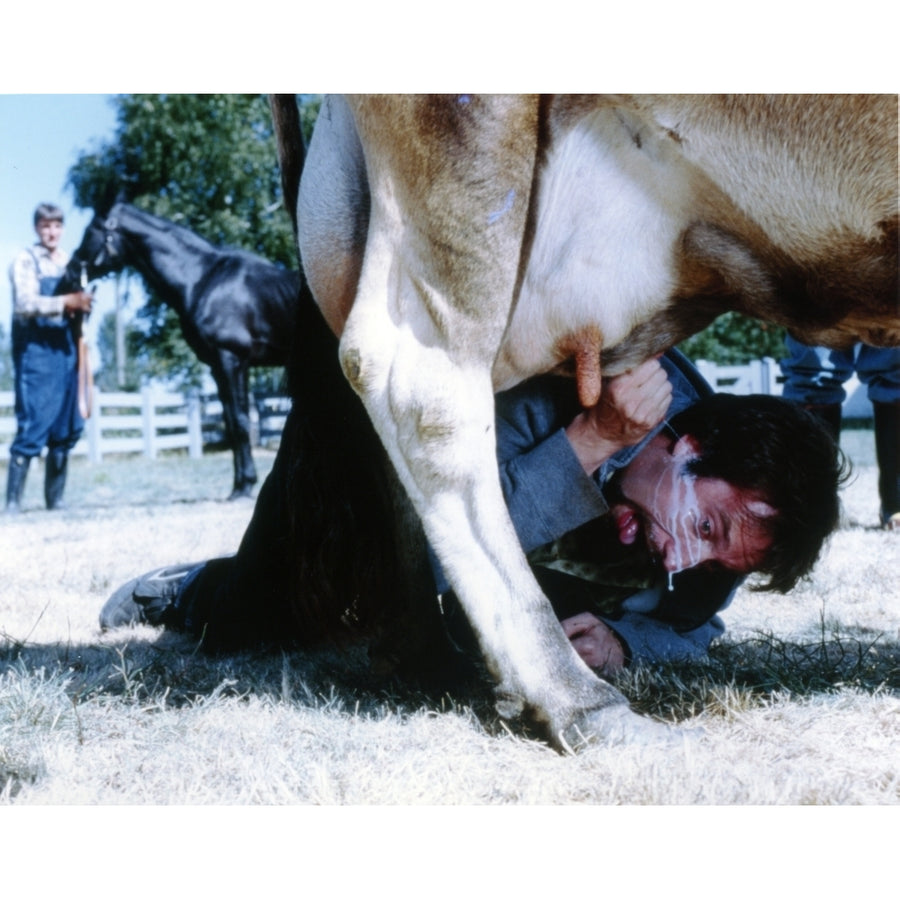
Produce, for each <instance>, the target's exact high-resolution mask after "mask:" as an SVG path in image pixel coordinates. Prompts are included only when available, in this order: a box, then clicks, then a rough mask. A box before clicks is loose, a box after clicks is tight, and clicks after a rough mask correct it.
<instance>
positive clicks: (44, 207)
mask: <svg viewBox="0 0 900 900" xmlns="http://www.w3.org/2000/svg"><path fill="white" fill-rule="evenodd" d="M41 219H47V221H49V222H64V221H65V217H64V216H63V211H62V210H61V209H60V208H59V207H58V206H57V205H56V204H55V203H39V204H38V205H37V209H35V211H34V226H35V228H37V223H38V222H40V221H41Z"/></svg>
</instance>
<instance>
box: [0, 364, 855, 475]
mask: <svg viewBox="0 0 900 900" xmlns="http://www.w3.org/2000/svg"><path fill="white" fill-rule="evenodd" d="M696 365H697V368H698V369H699V370H700V373H701V374H702V375H703V377H704V378H705V379H706V380H707V381H708V382H709V383H710V384H711V385H712V386H713V388H714V389H715V390H716V391H723V392H726V393H731V394H776V395H780V394H781V389H782V383H783V381H784V379H783V377H782V376H781V371H780V369H779V367H778V363H777V362H776V361H775V360H774V359H770V358H765V359H758V360H754V361H753V362H751V363H748V364H747V365H743V366H720V365H716V364H715V363H711V362H706V361H704V360H700V361H699V362H698V363H697V364H696ZM845 389H846V392H847V399H846V400H845V401H844V416H845V417H846V418H848V419H851V418H852V419H871V418H872V404H871V403H870V402H869V400H868V398H867V396H866V391H865V386H864V385H861V384H860V382H859V379H858V378H857V377H856V376H855V375H854V376H853V377H852V378H851V379H850V381H848V382H847V384H846V385H845ZM13 404H14V399H13V393H12V391H0V459H7V458H8V457H9V445H10V443H11V442H12V439H13V437H14V435H15V433H16V419H15V413H14V406H13ZM290 408H291V401H290V399H289V398H288V397H282V396H277V395H274V396H264V397H256V398H255V402H254V403H252V404H251V407H250V419H251V430H252V431H253V443H254V444H255V445H257V446H258V445H259V444H265V443H268V442H269V441H272V440H273V439H277V438H278V437H279V436H280V435H281V430H282V428H283V427H284V420H285V418H286V417H287V414H288V411H289V410H290ZM223 439H224V424H223V421H222V404H221V403H220V402H219V399H218V397H217V396H216V395H215V394H193V395H187V396H185V395H182V394H176V393H171V392H167V391H162V390H160V389H159V388H154V387H151V388H145V389H144V390H142V391H141V392H140V393H128V392H124V391H123V392H116V393H105V392H102V391H95V392H94V413H93V415H92V416H91V418H90V419H88V421H87V424H86V426H85V430H84V436H83V437H82V439H81V440H80V441H79V442H78V444H77V445H76V446H75V449H74V450H73V451H72V452H73V453H75V454H81V455H85V456H87V457H88V458H89V459H90V460H91V461H92V462H99V461H100V460H101V459H103V457H104V456H105V455H107V454H110V453H140V454H142V455H143V456H145V457H148V458H150V459H153V458H154V457H156V455H157V454H158V453H159V452H160V451H161V450H170V449H186V450H187V451H188V453H189V455H190V456H191V457H192V458H197V457H199V456H201V455H202V453H203V445H204V444H207V443H213V442H221V441H222V440H223Z"/></svg>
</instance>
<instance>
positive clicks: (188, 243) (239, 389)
mask: <svg viewBox="0 0 900 900" xmlns="http://www.w3.org/2000/svg"><path fill="white" fill-rule="evenodd" d="M82 264H86V265H87V276H88V277H89V278H90V279H94V278H99V277H102V276H103V275H106V274H108V273H109V272H117V271H119V270H121V269H122V268H123V267H125V266H132V267H133V268H135V269H137V271H138V272H140V274H141V275H142V276H143V278H144V279H145V281H146V282H147V284H148V285H150V286H151V287H152V288H153V289H154V290H155V291H156V293H157V294H158V295H159V297H160V299H162V300H163V301H164V302H165V303H166V304H168V305H169V306H171V307H172V309H174V310H175V312H176V313H177V314H178V318H179V321H180V322H181V329H182V331H183V332H184V338H185V340H186V341H187V342H188V344H189V346H190V348H191V349H192V350H193V351H194V353H196V354H197V357H198V358H199V359H200V361H201V362H204V363H206V364H207V365H208V366H209V367H210V369H211V370H212V376H213V379H214V380H215V382H216V387H217V388H218V390H219V398H220V400H221V401H222V410H223V414H224V418H225V429H226V434H227V436H228V441H229V443H230V445H231V449H232V452H233V454H234V489H233V490H232V492H231V496H230V497H229V499H230V500H233V499H235V498H237V497H246V496H249V495H250V493H251V491H252V489H253V485H254V484H256V467H255V466H254V464H253V456H252V454H251V452H250V398H249V389H248V374H249V368H250V366H280V365H285V364H286V363H287V359H288V354H289V351H290V347H291V341H292V338H293V335H294V326H295V324H296V321H297V303H298V298H299V296H300V293H301V291H302V290H304V289H305V285H304V281H303V279H302V277H301V275H300V274H299V273H298V272H295V271H290V270H287V269H282V268H280V267H279V266H276V265H274V264H273V263H270V262H267V261H266V260H264V259H262V258H261V257H259V256H255V255H254V254H252V253H248V252H246V251H243V250H237V249H234V248H227V249H226V248H220V247H215V246H213V245H212V244H210V243H209V242H208V241H206V240H204V239H203V238H201V237H200V236H199V235H197V234H195V233H194V232H193V231H190V230H189V229H188V228H185V227H184V226H182V225H176V224H175V223H174V222H170V221H168V220H167V219H161V218H159V217H157V216H152V215H150V214H149V213H146V212H144V211H143V210H140V209H137V208H136V207H134V206H131V205H130V204H128V203H116V204H115V205H113V206H112V208H111V209H110V210H109V212H108V213H106V214H102V213H99V212H98V213H97V214H96V215H95V216H94V219H93V220H92V221H91V223H90V224H89V225H88V227H87V229H86V230H85V233H84V237H83V238H82V241H81V246H80V247H79V248H78V249H77V250H76V251H75V253H74V254H73V256H72V261H71V263H70V264H69V265H70V268H71V270H72V274H73V275H75V274H76V273H77V272H79V271H80V269H81V265H82Z"/></svg>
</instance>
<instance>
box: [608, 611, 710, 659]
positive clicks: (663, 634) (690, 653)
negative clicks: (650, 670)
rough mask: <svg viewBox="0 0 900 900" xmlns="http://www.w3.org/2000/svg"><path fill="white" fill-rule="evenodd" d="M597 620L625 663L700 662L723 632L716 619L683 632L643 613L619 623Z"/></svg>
mask: <svg viewBox="0 0 900 900" xmlns="http://www.w3.org/2000/svg"><path fill="white" fill-rule="evenodd" d="M601 619H602V621H603V622H605V623H606V624H607V625H608V626H609V627H610V628H611V629H612V630H613V631H614V632H615V633H616V635H617V637H618V638H619V640H620V641H622V644H623V646H624V649H625V655H626V658H627V660H628V662H629V663H634V662H643V663H657V662H669V661H674V660H685V659H700V658H702V657H704V656H706V653H707V651H708V650H709V645H710V644H711V643H712V641H713V640H714V639H715V638H717V637H719V636H721V635H722V634H724V632H725V623H724V622H723V621H722V620H721V619H720V618H719V617H718V616H713V617H712V618H711V619H709V620H708V621H706V622H704V623H703V624H702V625H700V626H699V627H697V628H695V629H693V630H692V631H684V632H679V631H676V630H675V629H674V628H673V627H672V625H671V624H670V623H668V622H662V621H660V620H659V619H655V618H653V616H652V614H647V613H635V612H626V613H625V614H624V615H623V616H622V618H621V619H615V620H613V619H605V618H603V617H601Z"/></svg>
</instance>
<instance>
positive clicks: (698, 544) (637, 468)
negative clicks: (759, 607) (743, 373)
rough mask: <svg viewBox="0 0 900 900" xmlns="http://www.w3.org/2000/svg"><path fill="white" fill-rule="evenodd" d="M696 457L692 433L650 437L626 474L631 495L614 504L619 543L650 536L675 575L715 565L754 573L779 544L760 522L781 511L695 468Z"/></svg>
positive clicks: (649, 542)
mask: <svg viewBox="0 0 900 900" xmlns="http://www.w3.org/2000/svg"><path fill="white" fill-rule="evenodd" d="M696 456H697V444H696V442H695V441H694V439H693V438H691V437H690V436H685V437H682V438H679V439H678V440H677V441H674V440H673V439H672V438H670V437H667V436H666V435H665V434H659V435H657V436H656V437H655V438H654V439H653V440H652V441H650V443H649V444H648V445H647V446H646V447H645V448H644V450H643V451H642V452H641V453H640V454H639V455H638V456H637V457H636V458H635V459H634V461H633V462H632V463H631V464H630V465H629V466H628V467H627V468H626V469H625V470H624V471H623V472H622V475H621V476H620V487H621V491H622V495H623V497H624V500H623V502H620V503H617V504H615V505H614V506H613V507H612V514H613V516H614V518H615V522H616V527H617V528H618V531H619V540H620V541H621V542H622V543H623V544H632V543H634V542H635V541H636V540H637V539H638V538H639V537H642V538H643V539H644V540H645V541H646V542H647V545H648V547H649V549H650V552H651V553H652V554H653V555H654V556H655V557H657V558H658V559H659V560H660V562H661V564H662V566H663V568H664V569H665V570H666V571H667V572H669V573H671V574H674V573H675V572H680V571H682V570H683V569H690V568H692V567H694V566H698V565H701V564H703V563H712V562H715V563H718V564H719V565H721V566H723V567H724V568H726V569H730V570H732V571H735V572H740V573H748V572H751V571H753V570H754V569H755V568H757V567H758V566H759V565H760V563H761V562H762V560H763V557H764V555H765V552H766V551H767V550H768V548H769V545H770V543H771V539H770V538H769V536H768V535H767V534H766V533H765V532H764V531H763V529H762V528H761V526H760V524H759V521H758V520H759V519H760V518H765V517H768V516H772V515H774V514H775V510H774V509H773V508H772V507H771V506H769V505H768V504H767V503H764V502H763V501H761V500H759V499H758V498H756V497H754V496H753V495H752V494H751V493H750V492H748V491H744V490H741V489H739V488H736V487H734V486H733V485H731V484H729V483H728V482H727V481H723V480H722V479H719V478H696V477H694V476H692V475H690V474H689V473H687V472H686V471H685V465H686V463H687V462H688V461H689V460H690V459H692V458H694V457H696Z"/></svg>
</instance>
